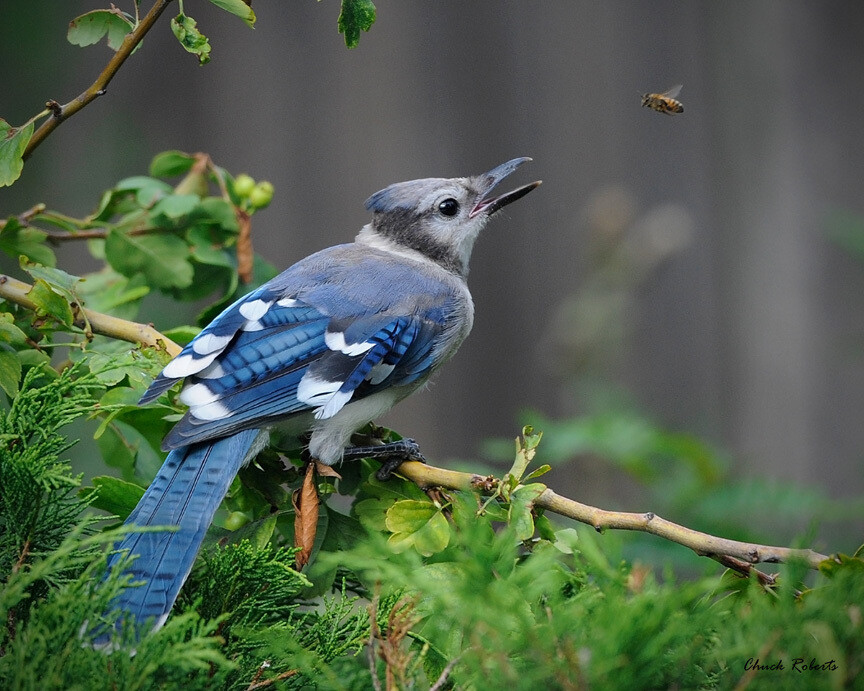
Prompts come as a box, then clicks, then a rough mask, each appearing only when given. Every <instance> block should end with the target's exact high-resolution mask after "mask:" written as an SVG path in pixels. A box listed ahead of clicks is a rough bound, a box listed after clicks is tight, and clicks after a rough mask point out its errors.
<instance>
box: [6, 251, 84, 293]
mask: <svg viewBox="0 0 864 691" xmlns="http://www.w3.org/2000/svg"><path fill="white" fill-rule="evenodd" d="M21 268H22V269H24V271H26V272H27V273H28V274H30V275H31V276H32V277H33V278H34V279H40V278H41V279H42V280H43V281H45V283H47V284H48V285H49V286H51V288H52V289H53V290H54V292H56V293H59V294H60V295H62V296H63V297H65V298H66V299H67V300H68V301H69V302H77V301H78V294H77V285H78V283H80V282H81V278H80V277H78V276H73V275H72V274H70V273H67V272H65V271H63V270H62V269H55V268H54V267H53V266H42V265H41V264H37V263H34V262H28V261H22V262H21Z"/></svg>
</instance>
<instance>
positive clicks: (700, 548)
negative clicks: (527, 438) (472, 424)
mask: <svg viewBox="0 0 864 691" xmlns="http://www.w3.org/2000/svg"><path fill="white" fill-rule="evenodd" d="M397 472H398V473H399V475H402V476H403V477H405V478H408V479H409V480H411V481H412V482H414V483H416V484H417V485H418V486H420V487H421V488H425V487H432V486H438V487H447V488H449V489H456V490H475V491H480V492H482V493H484V494H491V493H492V492H493V491H494V487H495V486H496V485H497V481H496V480H495V478H492V477H483V476H480V475H472V474H470V473H461V472H457V471H454V470H445V469H443V468H436V467H434V466H430V465H425V464H423V463H418V462H417V461H406V462H405V463H403V464H402V465H401V466H399V470H398V471H397ZM534 506H535V507H537V508H542V509H546V510H547V511H552V512H553V513H557V514H559V515H561V516H566V517H567V518H572V519H573V520H576V521H579V522H580V523H586V524H588V525H590V526H592V527H593V528H594V529H595V530H597V531H598V532H599V531H602V530H605V529H607V528H609V529H613V530H635V531H639V532H643V533H650V534H651V535H656V536H658V537H662V538H664V539H666V540H669V541H670V542H675V543H677V544H679V545H683V546H684V547H689V548H690V549H692V550H693V551H694V552H696V554H698V555H699V556H702V557H710V558H712V559H717V560H718V561H720V562H721V563H724V564H725V565H727V566H730V562H727V561H724V560H723V559H722V558H723V557H732V558H734V559H738V560H741V561H742V562H746V563H747V564H759V563H772V564H776V563H781V562H788V561H794V560H800V561H804V562H806V564H807V566H808V567H810V568H811V569H818V568H819V564H820V563H821V562H823V561H825V560H826V559H828V558H829V557H828V556H827V555H824V554H820V553H819V552H815V551H813V550H812V549H791V548H789V547H772V546H769V545H757V544H753V543H749V542H739V541H738V540H728V539H726V538H721V537H716V536H714V535H709V534H707V533H702V532H699V531H698V530H692V529H691V528H687V527H685V526H683V525H678V524H677V523H673V522H672V521H667V520H666V519H665V518H661V517H660V516H657V515H656V514H654V513H652V512H650V511H648V512H645V513H627V512H624V511H607V510H605V509H599V508H597V507H595V506H589V505H588V504H582V503H580V502H578V501H575V500H573V499H568V498H567V497H562V496H561V495H560V494H556V493H555V492H554V491H553V490H551V489H546V490H545V491H544V492H543V493H542V494H541V495H540V496H539V497H538V498H537V500H536V501H535V502H534Z"/></svg>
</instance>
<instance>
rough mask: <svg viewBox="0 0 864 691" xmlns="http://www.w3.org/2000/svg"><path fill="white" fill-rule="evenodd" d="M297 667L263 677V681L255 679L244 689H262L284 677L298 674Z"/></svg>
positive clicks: (248, 690) (288, 677)
mask: <svg viewBox="0 0 864 691" xmlns="http://www.w3.org/2000/svg"><path fill="white" fill-rule="evenodd" d="M299 673H300V670H299V669H289V670H288V671H287V672H282V673H281V674H277V675H276V676H275V677H270V679H264V680H263V681H257V682H254V683H252V684H249V686H247V687H246V691H254V689H263V688H266V687H268V686H272V685H273V684H275V683H276V682H277V681H283V680H285V679H290V678H291V677H293V676H295V675H296V674H299Z"/></svg>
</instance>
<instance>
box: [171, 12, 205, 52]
mask: <svg viewBox="0 0 864 691" xmlns="http://www.w3.org/2000/svg"><path fill="white" fill-rule="evenodd" d="M171 31H173V32H174V35H175V36H176V37H177V40H178V41H180V45H181V46H183V48H184V49H185V50H186V52H188V53H192V54H193V55H197V56H198V64H199V65H205V64H207V63H208V62H210V40H209V39H208V38H207V37H206V36H205V35H204V34H202V33H201V32H200V31H198V29H197V22H196V21H195V20H194V19H192V17H187V16H186V15H185V14H178V15H177V16H176V17H174V18H173V19H172V20H171Z"/></svg>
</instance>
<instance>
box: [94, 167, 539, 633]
mask: <svg viewBox="0 0 864 691" xmlns="http://www.w3.org/2000/svg"><path fill="white" fill-rule="evenodd" d="M529 160H530V159H528V158H516V159H513V160H512V161H508V162H507V163H504V164H502V165H500V166H498V167H496V168H493V169H492V170H490V171H489V172H488V173H484V174H482V175H476V176H473V177H465V178H450V179H445V178H428V179H423V180H412V181H410V182H402V183H397V184H394V185H390V186H389V187H387V188H386V189H383V190H381V191H380V192H377V193H375V194H373V195H372V196H371V197H369V199H368V200H367V201H366V208H367V209H368V210H369V211H370V212H371V213H372V222H371V223H369V224H368V225H366V226H364V227H363V229H362V230H361V231H360V233H359V234H358V235H357V237H356V239H355V240H354V242H353V243H350V244H345V245H337V246H335V247H330V248H329V249H325V250H322V251H320V252H317V253H315V254H313V255H311V256H309V257H306V258H305V259H303V260H301V261H299V262H297V263H296V264H295V265H294V266H292V267H291V268H289V269H287V270H286V271H284V272H283V273H281V274H280V275H279V276H277V277H276V278H274V279H273V280H271V281H269V282H268V283H266V284H264V285H263V286H261V287H260V288H258V289H257V290H255V291H253V292H252V293H250V294H249V295H247V296H245V297H243V298H241V299H240V300H238V301H237V302H235V303H234V304H233V305H231V306H230V307H228V308H227V309H226V310H225V311H224V312H222V314H220V315H219V316H218V317H216V319H214V320H213V322H212V323H211V324H210V325H209V326H207V328H205V329H204V330H203V331H202V332H201V333H200V334H199V335H198V336H197V337H196V338H195V339H194V340H193V341H192V342H191V343H189V345H187V346H186V347H185V348H184V349H183V350H182V352H181V353H180V354H179V355H177V357H175V358H174V359H173V360H172V361H171V362H169V363H168V365H167V366H166V367H165V369H163V370H162V372H161V374H159V376H158V377H156V379H155V380H154V381H153V383H152V384H151V385H150V387H149V388H148V389H147V391H146V392H145V393H144V395H143V397H142V398H141V401H140V403H141V404H146V403H149V402H150V401H153V400H154V399H156V398H157V397H158V396H159V395H161V394H162V393H164V392H165V391H167V390H168V389H170V388H171V387H172V386H173V385H174V384H175V383H177V382H179V381H181V380H185V384H184V386H183V389H182V391H181V393H180V400H181V401H182V402H183V403H185V404H186V405H187V406H189V410H188V412H187V413H186V414H185V415H184V416H183V418H182V419H181V420H180V421H179V422H178V423H177V424H176V425H175V426H174V428H173V429H172V430H171V432H170V433H169V434H168V436H167V437H166V438H165V440H164V442H163V444H162V446H163V448H164V449H165V450H167V451H170V453H169V454H168V457H167V459H166V460H165V463H164V465H163V466H162V468H161V469H160V471H159V473H158V475H157V476H156V479H155V480H153V483H152V484H151V485H150V487H149V488H148V489H147V491H146V492H145V494H144V496H143V497H142V498H141V501H140V502H139V503H138V505H137V506H136V507H135V509H134V511H133V512H132V514H131V515H130V516H129V518H128V520H127V521H126V523H127V524H128V525H134V526H163V525H170V526H176V527H177V529H176V531H172V532H167V531H159V532H145V533H140V532H139V533H130V534H129V535H128V536H127V537H125V538H124V539H123V540H122V541H121V542H119V543H118V544H117V545H116V549H117V552H115V553H114V554H112V556H111V557H110V559H109V564H108V565H109V568H110V567H111V566H112V565H113V564H115V563H116V561H117V560H118V559H119V558H120V555H121V554H122V553H123V551H125V550H128V552H129V553H130V554H131V555H135V556H136V558H135V560H134V562H133V563H132V565H131V567H130V568H129V571H130V572H131V574H132V575H133V577H134V579H133V580H135V581H144V584H143V585H141V586H138V587H130V588H127V589H126V590H125V591H124V592H123V593H122V594H121V595H120V596H119V598H118V599H117V600H116V601H115V602H114V603H113V605H112V606H113V607H114V608H115V609H118V610H120V611H121V612H123V616H124V617H126V616H127V615H133V616H134V617H135V620H136V621H137V622H138V623H139V624H144V623H145V622H147V621H149V622H150V625H151V626H152V627H153V628H154V629H156V628H159V627H160V626H161V625H162V624H163V623H164V622H165V620H166V619H167V617H168V613H169V612H170V610H171V607H172V606H173V604H174V601H175V600H176V598H177V595H178V593H179V592H180V588H181V586H182V585H183V582H184V581H185V580H186V578H187V576H188V575H189V571H190V570H191V568H192V563H193V562H194V560H195V557H196V555H197V553H198V550H199V549H200V547H201V542H202V540H203V538H204V533H205V532H206V531H207V528H208V527H209V526H210V523H211V521H212V520H213V515H214V513H215V512H216V509H217V508H218V506H219V504H220V503H221V502H222V499H223V498H224V497H225V494H226V492H227V491H228V487H229V485H230V484H231V482H232V480H233V479H234V477H235V475H236V474H237V472H238V471H239V470H240V468H241V467H242V465H243V464H244V463H246V462H248V461H249V459H251V458H252V457H254V456H255V454H256V453H257V452H258V451H260V450H261V448H262V447H263V446H264V445H265V444H266V442H267V430H268V429H270V428H271V427H273V426H277V425H278V426H280V427H281V428H283V429H286V430H287V431H288V432H289V433H292V434H296V435H298V436H299V435H302V434H310V436H309V443H308V450H309V454H310V456H311V457H312V458H314V459H316V460H318V461H320V462H321V463H324V464H326V465H333V464H334V463H338V462H340V461H342V460H353V459H357V458H363V457H369V456H372V457H375V458H377V459H380V460H382V461H384V466H383V467H382V470H383V472H384V473H385V474H386V473H387V472H389V471H391V470H392V469H394V468H395V467H397V466H398V465H399V464H400V463H401V462H402V461H404V460H406V459H411V458H413V459H420V460H422V456H420V454H419V449H418V448H417V446H416V444H414V443H413V441H411V440H405V441H402V442H394V443H391V444H383V445H381V446H377V447H350V446H349V443H350V438H351V435H352V433H354V432H355V431H356V430H357V429H358V428H359V427H361V426H363V425H365V424H366V423H367V422H370V421H371V420H373V419H375V418H377V417H378V416H379V415H381V414H383V413H385V412H386V411H388V410H389V409H390V408H391V407H393V405H395V404H396V403H398V402H399V401H400V400H402V399H403V398H405V397H406V396H408V395H409V394H411V393H412V392H414V391H416V390H417V389H418V388H420V387H421V386H422V385H423V383H424V382H426V380H427V379H429V377H430V375H432V373H433V372H435V370H437V369H438V368H439V367H440V366H441V365H442V364H443V363H444V362H446V361H447V360H448V359H449V358H450V357H451V356H452V355H453V353H455V352H456V349H457V348H458V347H459V345H460V344H461V343H462V341H463V340H464V339H465V337H466V336H467V335H468V332H469V331H470V330H471V325H472V322H473V319H474V306H473V303H472V300H471V294H470V293H469V292H468V287H467V285H466V283H465V278H466V275H467V274H468V258H469V256H470V254H471V249H472V247H473V245H474V241H475V240H476V239H477V235H478V233H479V232H480V230H481V229H482V228H483V226H485V225H486V222H487V221H488V220H489V218H490V217H491V216H492V215H493V214H494V213H495V212H496V211H498V210H499V209H501V208H502V207H504V206H506V205H507V204H510V203H511V202H514V201H516V200H517V199H520V198H521V197H523V196H524V195H526V194H528V192H530V191H531V190H533V189H534V188H535V187H537V186H538V185H539V184H540V182H539V181H538V182H532V183H530V184H528V185H524V186H522V187H519V188H518V189H515V190H513V191H512V192H508V193H506V194H503V195H501V196H498V197H491V198H489V197H487V195H488V194H489V193H490V192H491V190H492V189H493V188H494V187H495V186H496V185H497V184H498V183H499V182H500V181H501V180H502V179H503V178H505V177H506V176H508V175H510V174H511V173H512V172H513V171H515V170H516V169H517V168H518V167H519V166H520V165H522V164H523V163H525V162H526V161H529ZM105 637H106V636H103V640H104V638H105Z"/></svg>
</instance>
